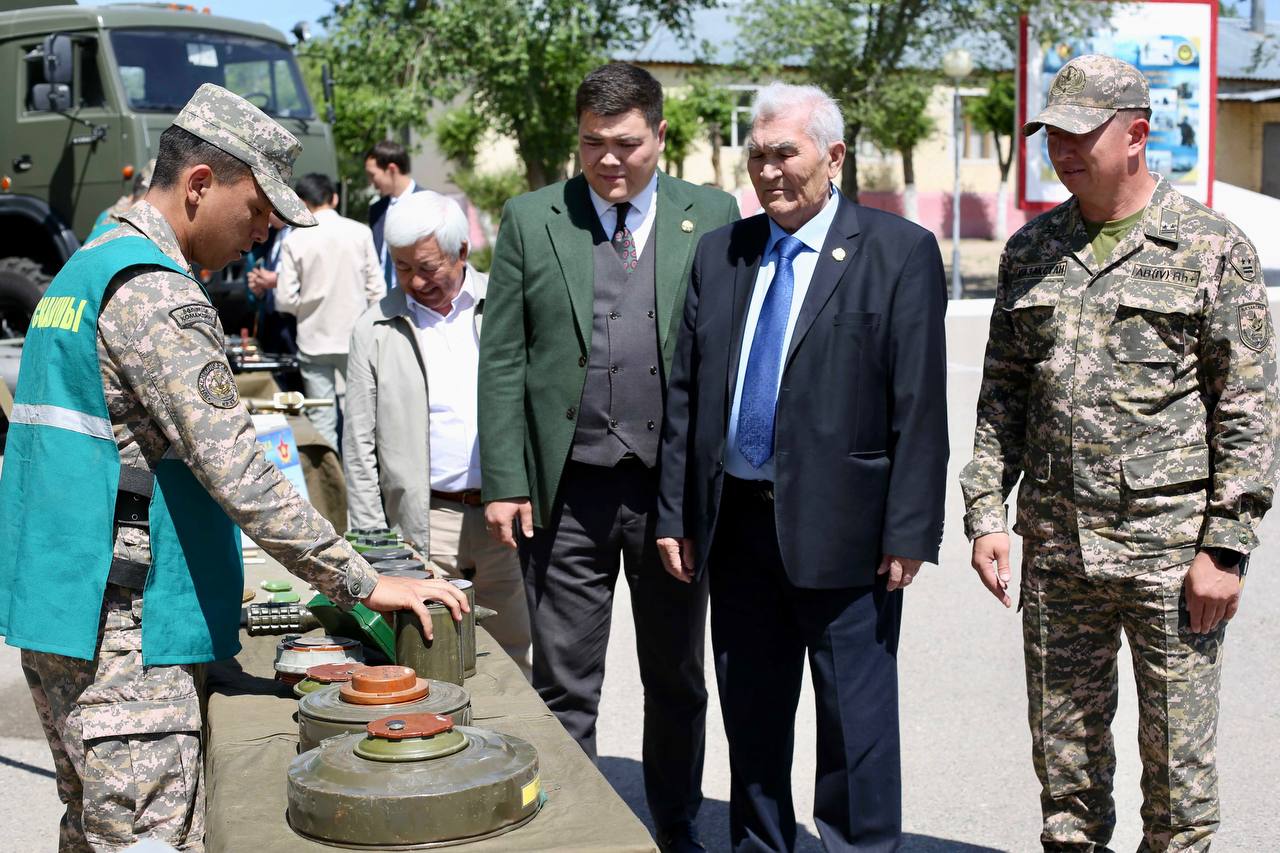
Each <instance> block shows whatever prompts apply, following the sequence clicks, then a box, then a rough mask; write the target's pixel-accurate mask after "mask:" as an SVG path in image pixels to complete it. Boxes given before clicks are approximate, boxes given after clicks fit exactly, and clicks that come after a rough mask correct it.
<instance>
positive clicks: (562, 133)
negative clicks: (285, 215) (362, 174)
mask: <svg viewBox="0 0 1280 853" xmlns="http://www.w3.org/2000/svg"><path fill="white" fill-rule="evenodd" d="M714 1H715V0H633V2H629V3H628V4H627V6H626V9H625V12H623V11H620V10H619V8H618V5H617V2H616V0H539V2H536V3H534V2H528V0H483V2H482V0H452V2H443V0H350V2H345V3H341V4H338V5H335V6H334V9H333V12H332V13H331V14H330V15H328V16H327V17H326V18H324V19H323V23H324V25H325V27H326V30H327V32H328V35H327V36H326V37H324V38H323V39H317V40H316V42H317V43H318V44H317V45H316V47H314V48H313V50H315V52H316V53H317V54H318V55H319V54H323V56H324V57H325V58H327V59H328V60H329V61H331V62H332V63H333V64H334V68H335V78H337V83H338V86H339V87H340V89H342V88H345V87H346V86H351V87H352V93H351V94H349V95H347V96H346V97H345V98H340V99H339V100H338V104H339V106H338V111H339V122H340V123H342V122H344V121H346V122H348V123H349V124H350V125H351V129H350V131H348V130H345V129H344V132H343V133H342V134H341V135H340V142H341V143H343V144H346V145H349V146H354V147H358V148H359V149H360V150H364V146H367V145H368V144H369V142H371V141H372V140H373V139H377V138H380V137H381V136H382V135H384V134H385V133H386V132H387V128H401V127H404V128H413V129H416V130H422V129H424V128H425V126H426V118H425V116H426V115H427V107H428V106H430V105H431V104H433V103H440V102H445V101H449V100H452V99H453V98H454V97H456V96H458V95H459V94H462V93H465V94H466V96H467V98H468V103H469V105H470V106H471V108H472V109H473V110H474V111H475V113H476V115H478V116H480V117H481V118H482V119H483V121H484V124H485V126H486V127H487V128H489V129H491V130H493V131H494V132H496V133H498V134H499V135H502V136H507V137H510V138H513V139H515V140H516V146H517V149H518V151H519V153H520V159H521V160H522V161H523V163H524V171H525V178H526V181H527V182H528V185H529V186H530V187H532V188H537V187H541V186H544V185H546V184H548V183H551V182H553V181H555V180H558V179H560V178H562V177H563V176H564V167H565V164H566V163H568V161H569V159H570V155H571V154H572V152H573V149H574V140H575V126H576V121H575V116H574V103H573V99H574V92H575V90H576V89H577V87H578V84H579V83H580V82H581V81H582V78H583V77H584V76H585V75H586V73H587V72H588V71H590V70H591V69H592V68H594V67H596V66H597V65H599V64H601V63H602V62H603V61H604V60H605V58H606V57H607V56H608V55H609V54H610V53H611V52H612V51H616V50H621V49H629V48H635V47H638V46H640V45H641V44H643V43H644V41H645V40H646V39H647V38H648V36H649V35H650V33H651V32H652V30H653V28H654V27H656V26H658V25H663V26H666V27H668V28H670V29H671V30H673V31H674V32H676V33H683V32H685V31H686V30H687V28H688V26H689V23H690V15H691V13H692V11H693V10H694V9H697V8H700V7H704V6H708V5H711V4H712V3H713V2H714ZM344 101H345V104H344Z"/></svg>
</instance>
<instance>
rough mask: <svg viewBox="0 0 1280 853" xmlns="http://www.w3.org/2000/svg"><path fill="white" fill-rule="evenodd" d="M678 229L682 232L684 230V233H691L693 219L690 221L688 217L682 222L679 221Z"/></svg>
mask: <svg viewBox="0 0 1280 853" xmlns="http://www.w3.org/2000/svg"><path fill="white" fill-rule="evenodd" d="M680 230H681V231H683V232H684V233H686V234H692V233H693V221H692V220H689V219H686V220H685V221H684V222H681V223H680Z"/></svg>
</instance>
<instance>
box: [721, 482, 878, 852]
mask: <svg viewBox="0 0 1280 853" xmlns="http://www.w3.org/2000/svg"><path fill="white" fill-rule="evenodd" d="M801 535H806V536H821V535H822V531H820V530H813V531H806V532H804V533H802V534H801ZM708 569H709V572H710V575H711V647H712V649H713V650H714V653H715V665H716V679H717V681H718V682H719V686H720V706H721V710H722V712H723V714H724V727H725V732H726V734H727V735H728V740H729V767H730V771H731V773H732V780H731V784H730V800H729V831H730V836H731V838H732V841H733V849H734V850H736V851H748V850H750V851H762V850H770V851H774V850H777V851H781V850H793V849H794V848H795V843H796V821H795V812H794V809H793V806H792V801H791V756H792V751H793V748H794V745H795V713H796V705H797V703H798V702H799V699H800V681H801V676H802V675H803V671H804V659H805V655H806V653H807V654H808V657H809V668H810V670H811V672H812V676H813V690H814V698H815V700H816V702H817V728H818V732H817V744H816V748H817V774H816V778H815V780H814V798H813V812H814V819H815V821H816V823H817V825H818V832H819V835H820V836H821V838H822V843H823V845H824V847H825V848H826V849H827V850H895V849H897V846H898V844H899V841H900V836H901V832H902V790H901V789H902V778H901V769H900V761H899V742H898V674H897V658H896V656H897V651H898V630H899V626H900V624H901V618H902V593H901V592H900V591H899V592H892V593H890V592H886V591H885V586H884V581H883V580H882V581H880V582H878V583H877V584H875V585H874V586H865V587H853V588H847V589H801V588H799V587H796V586H794V585H792V584H791V582H790V581H789V580H788V579H787V576H786V574H785V572H784V571H783V566H782V556H781V554H780V553H779V551H778V536H777V529H776V527H775V525H774V515H773V497H772V493H771V492H765V491H764V490H761V489H757V488H752V487H751V486H748V485H746V484H744V483H743V482H742V481H739V480H734V479H733V478H732V477H726V478H725V486H724V492H723V497H722V499H721V503H720V518H719V521H718V523H717V528H716V536H715V540H714V542H713V544H712V551H711V555H710V558H709V561H708Z"/></svg>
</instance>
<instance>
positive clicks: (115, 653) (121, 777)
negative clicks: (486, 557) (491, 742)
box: [0, 84, 466, 851]
mask: <svg viewBox="0 0 1280 853" xmlns="http://www.w3.org/2000/svg"><path fill="white" fill-rule="evenodd" d="M299 150H300V145H299V143H298V142H297V140H296V139H295V138H294V137H293V136H291V135H290V134H289V133H287V132H286V131H285V130H284V129H283V128H281V127H280V126H279V125H277V124H276V123H275V122H274V121H272V120H271V119H270V118H269V117H268V116H266V115H265V114H264V113H262V112H261V111H259V110H258V109H257V108H255V107H253V106H252V105H250V104H249V103H248V102H247V101H244V100H243V99H241V98H239V97H237V96H236V95H233V94H232V93H230V92H228V91H226V90H225V89H222V88H220V87H217V86H214V85H211V84H207V85H205V86H202V87H201V88H200V90H199V91H198V92H197V93H196V94H195V96H193V98H192V99H191V101H190V102H189V103H188V104H187V105H186V107H185V108H184V109H183V111H182V112H181V113H180V114H179V116H178V117H177V119H176V120H175V123H174V125H173V126H172V127H171V128H169V130H167V131H166V132H165V134H164V135H163V136H162V137H161V141H160V154H159V158H158V163H157V166H156V171H155V175H154V178H153V185H152V188H151V190H150V192H149V193H148V195H147V197H146V199H145V200H143V201H142V202H140V203H139V204H137V205H136V206H134V207H133V208H132V209H130V210H128V211H127V212H124V213H122V214H121V217H120V218H121V222H122V224H121V225H119V226H117V227H115V228H113V229H112V230H110V231H109V232H108V233H106V234H104V235H102V236H101V237H99V238H98V239H97V240H94V241H92V242H91V243H90V244H89V245H87V246H86V247H85V248H84V249H82V250H81V251H82V252H84V253H89V252H91V251H93V250H95V249H99V248H101V247H104V246H106V245H107V244H108V243H110V242H111V241H115V240H122V239H125V238H134V240H135V244H136V245H143V246H145V245H146V244H145V243H138V242H137V240H136V238H138V237H139V236H141V237H144V238H146V240H148V241H150V244H152V245H153V246H154V248H155V249H158V250H159V251H160V252H162V253H163V257H164V258H167V259H168V261H170V262H172V263H173V264H174V265H175V267H176V268H177V269H181V270H185V271H186V272H187V273H190V270H191V266H190V265H191V263H192V262H195V263H198V264H200V265H201V266H202V267H204V268H205V269H219V268H221V267H222V266H224V265H225V264H227V263H228V262H230V261H231V260H233V259H234V258H235V257H237V256H238V255H239V254H240V253H241V252H244V251H246V250H248V249H249V247H250V246H251V245H252V243H253V242H255V241H260V240H262V239H263V238H265V237H266V234H267V218H268V215H269V214H270V212H271V211H272V210H273V209H274V210H275V211H276V213H278V215H279V216H281V217H282V218H283V219H285V220H287V221H289V222H290V223H292V224H294V225H295V226H300V227H305V226H309V225H313V224H314V219H313V218H312V216H311V214H310V213H309V212H308V211H307V208H306V207H305V206H304V205H303V204H302V202H301V201H300V200H299V199H298V198H297V197H296V196H295V195H294V193H293V191H292V190H291V189H289V184H288V181H289V174H290V171H291V168H292V164H293V160H294V158H295V157H296V156H297V153H298V151H299ZM68 266H69V267H70V266H71V265H70V264H69V265H68ZM103 284H104V283H100V284H99V287H102V286H103ZM57 287H58V282H57V281H55V283H54V285H53V286H51V289H50V292H51V293H53V292H55V290H56V288H57ZM55 298H56V297H55ZM51 304H52V303H51ZM52 305H53V307H49V308H47V309H45V310H46V313H47V312H48V311H54V312H56V310H57V308H56V304H52ZM41 317H42V314H41V309H38V310H37V315H36V319H35V320H34V321H33V334H36V333H38V332H39V330H40V328H41V325H42V320H41ZM69 317H70V315H67V314H65V313H64V314H62V315H61V325H60V328H61V329H62V330H63V331H62V332H61V333H62V334H66V333H68V332H70V331H72V330H74V331H79V328H78V327H79V325H80V322H81V318H80V317H79V316H78V315H77V316H76V317H75V318H74V319H69ZM52 322H53V323H54V325H58V323H59V319H58V317H57V316H55V317H54V320H53V321H52ZM44 325H48V324H44ZM86 331H87V332H89V333H90V334H93V333H94V329H93V327H89V328H87V329H86ZM31 340H32V339H31V338H28V341H29V342H30V341H31ZM223 342H224V336H223V329H222V326H221V324H220V322H219V320H218V317H217V313H216V312H215V310H214V308H213V307H212V306H211V305H210V304H209V300H208V298H207V296H206V294H205V293H204V292H203V290H202V289H201V287H200V286H199V285H198V284H197V282H196V280H195V279H194V278H192V277H190V276H189V275H187V274H182V273H179V272H176V271H171V270H165V269H157V268H156V267H155V266H143V267H136V266H135V267H132V268H126V269H124V270H123V271H121V272H120V273H118V274H116V275H115V276H114V277H113V278H112V279H111V281H110V285H109V286H107V287H106V291H105V295H104V296H103V303H102V305H101V308H100V311H99V314H98V317H97V322H96V351H97V365H96V367H97V371H96V372H97V373H100V375H101V384H102V393H103V397H104V398H105V401H106V410H107V412H108V413H109V420H110V432H109V433H108V434H107V436H106V437H107V438H108V439H110V438H111V437H114V443H115V448H116V449H117V450H118V453H119V457H120V462H121V466H122V469H121V470H122V472H123V471H124V470H126V469H130V470H134V471H136V470H138V469H145V470H153V471H155V472H156V474H155V477H156V481H155V482H156V483H157V485H156V489H157V490H159V489H160V485H159V484H160V482H161V479H160V478H161V475H160V473H159V472H160V470H161V462H162V460H172V459H175V458H176V459H178V460H181V462H182V463H184V464H185V466H186V468H187V469H189V471H190V473H191V474H193V475H194V477H195V480H196V481H197V482H198V485H199V487H202V488H203V490H204V491H205V492H207V494H208V496H210V497H212V498H213V500H214V501H216V503H217V505H218V506H219V507H221V508H222V510H223V511H225V514H226V515H227V516H229V518H230V519H231V520H232V521H234V522H235V524H236V525H238V526H239V527H240V528H241V529H243V530H244V531H245V532H246V533H248V534H249V536H250V537H252V538H253V540H254V541H255V542H257V543H258V544H259V545H261V546H262V547H263V548H264V549H265V550H266V551H267V552H268V553H270V554H271V555H272V556H273V557H275V558H276V559H277V560H279V561H280V562H281V563H282V564H284V565H285V566H286V567H287V568H289V569H290V571H292V572H293V573H294V574H296V575H298V576H299V577H300V578H302V579H303V580H305V581H306V582H308V583H310V584H311V585H312V586H314V587H315V588H316V589H317V590H319V591H320V592H322V593H324V594H325V595H327V596H328V597H329V598H330V599H332V600H333V601H334V602H336V603H338V604H339V605H340V606H343V607H350V606H351V605H352V604H353V603H354V602H356V601H362V602H363V603H364V604H366V605H367V606H369V607H371V608H373V609H375V610H380V611H391V610H396V609H401V608H412V609H414V610H416V611H418V613H419V617H420V618H421V619H422V621H423V624H424V625H429V624H430V616H429V615H428V614H427V612H426V608H425V606H424V605H423V601H424V600H425V599H433V600H436V601H440V602H443V603H445V604H447V605H448V606H449V607H450V608H451V609H452V610H453V611H454V614H455V618H460V613H461V611H462V610H465V609H466V604H465V599H464V597H463V596H462V595H461V594H460V593H459V592H458V591H457V590H456V589H455V588H453V587H452V586H451V585H450V584H448V583H447V582H445V581H420V580H410V579H402V578H386V577H382V578H379V577H378V576H377V575H376V574H374V573H373V572H372V571H371V570H370V569H369V568H368V565H367V563H365V562H364V560H363V559H362V558H361V557H359V556H358V555H357V554H356V553H355V552H354V550H353V549H352V548H351V546H350V545H349V544H348V543H347V542H346V541H345V540H344V539H343V538H342V537H341V536H339V535H338V534H336V533H335V531H334V530H333V528H332V527H331V526H330V525H329V524H328V522H326V521H325V520H324V519H323V518H322V517H321V516H320V515H319V514H318V513H317V512H316V511H315V510H314V509H313V508H312V507H311V506H310V505H309V504H308V503H306V502H305V501H304V500H303V499H302V498H301V497H300V496H299V495H298V493H297V492H296V491H295V490H294V489H293V487H292V486H291V485H290V484H289V482H288V481H287V480H286V479H285V478H284V477H283V476H282V475H281V474H280V472H279V471H278V470H277V469H276V468H275V467H274V466H273V465H272V464H271V463H270V462H269V461H267V459H266V458H265V456H264V455H263V452H262V448H261V446H260V445H259V444H258V443H257V442H256V440H255V435H254V430H253V424H252V421H251V420H250V417H249V415H248V413H247V412H246V410H245V408H244V407H243V406H242V405H240V401H239V397H238V395H237V393H236V386H235V381H234V378H233V377H232V375H231V371H230V369H229V367H228V365H227V360H226V357H225V354H224V351H223ZM90 344H92V342H90ZM41 369H42V368H41V367H40V366H39V365H32V366H31V367H28V365H27V364H26V363H24V364H23V374H22V378H21V381H20V383H19V394H18V396H19V403H21V398H22V396H23V389H24V386H25V385H28V384H30V385H31V386H32V387H35V386H36V385H37V384H39V382H38V378H37V375H36V374H37V372H38V371H40V370H41ZM28 370H30V371H32V373H31V374H28V372H27V371H28ZM91 370H92V368H91ZM29 375H30V376H31V380H30V383H28V376H29ZM91 375H92V374H91ZM39 408H40V407H38V406H31V405H28V409H27V412H28V413H27V414H25V415H24V414H23V413H22V411H21V408H20V407H18V408H15V421H14V423H15V428H17V426H16V425H17V424H18V423H19V422H20V421H23V420H24V419H25V421H26V422H27V423H30V422H32V416H31V414H30V413H31V412H33V411H36V410H38V409H39ZM64 414H65V413H64ZM37 420H38V418H37ZM64 425H66V423H65V421H64ZM68 428H69V429H77V428H79V427H76V426H75V425H74V424H71V425H69V426H68ZM13 439H14V433H13V432H11V433H10V449H11V450H12V449H13V448H14V446H15V445H14V441H13ZM9 461H10V463H11V464H8V465H6V466H5V470H4V474H5V475H6V479H9V477H10V476H12V477H17V476H19V473H18V472H19V470H20V468H21V467H24V463H26V464H30V462H31V460H30V459H26V458H14V457H13V456H12V455H11V458H10V460H9ZM35 461H36V462H39V461H40V460H38V459H37V460H35ZM124 483H125V480H124V478H123V473H122V479H121V489H122V490H123V489H124ZM5 485H10V484H9V483H4V482H3V481H0V526H2V527H3V529H4V530H5V531H6V532H13V533H14V534H16V535H17V537H18V538H19V539H21V537H22V534H23V531H24V530H28V531H29V530H30V529H32V526H34V525H36V524H37V523H38V521H37V520H36V519H33V518H30V517H27V516H26V515H24V513H26V512H27V507H28V506H30V505H31V504H30V503H29V501H31V500H32V496H31V495H23V496H19V497H18V498H17V499H16V500H15V499H14V498H13V495H12V494H10V493H9V492H5V490H4V489H3V486H5ZM10 491H12V489H11V490H10ZM121 494H122V495H123V494H124V492H123V491H122V492H121ZM82 497H83V498H84V499H86V500H87V499H88V497H89V496H87V495H86V496H80V495H77V496H76V499H77V500H79V499H81V498H82ZM156 511H157V510H156V505H155V503H154V502H153V503H152V505H151V526H150V527H148V526H147V525H146V524H145V523H143V524H131V523H129V522H128V520H127V519H125V520H121V519H122V517H121V516H120V515H119V512H118V510H117V514H116V524H115V529H114V544H113V545H112V544H111V543H110V542H108V543H107V546H106V547H105V550H104V552H103V553H104V554H106V555H107V559H108V560H109V561H110V562H111V568H110V572H109V573H108V571H107V569H106V567H105V565H104V566H103V567H102V574H103V575H105V576H106V585H105V593H104V594H103V596H102V600H101V615H100V622H98V625H99V628H98V634H97V639H96V642H95V643H94V645H92V646H90V647H89V648H92V649H93V651H92V652H90V653H88V655H87V657H90V658H92V659H85V657H86V655H84V654H76V655H73V654H55V653H50V647H51V645H53V643H54V642H56V641H48V640H40V641H36V640H31V641H28V640H27V639H26V634H23V635H22V636H19V635H20V633H22V632H28V631H31V630H34V629H30V628H21V629H20V628H19V626H18V623H19V621H20V619H21V615H20V614H19V613H18V612H17V611H18V607H17V605H16V604H13V605H12V607H11V608H10V607H6V608H4V609H5V611H6V612H5V613H0V632H2V633H5V634H6V635H7V636H8V640H9V642H10V643H12V644H14V645H19V646H22V648H23V651H22V666H23V670H24V673H25V675H26V678H27V681H28V684H29V685H30V688H31V694H32V697H33V698H34V700H35V704H36V708H37V710H38V712H39V716H40V719H41V722H42V724H43V726H44V730H45V734H46V736H47V738H48V741H49V745H50V748H51V750H52V752H53V757H54V762H55V765H56V769H57V782H58V792H59V796H60V798H61V799H62V801H63V802H64V803H66V806H67V809H66V813H65V815H64V817H63V819H62V824H61V831H60V843H59V849H60V850H62V851H80V850H122V849H124V848H126V847H128V846H130V845H131V844H133V843H134V842H135V841H137V840H138V839H140V838H144V837H145V838H154V839H158V840H162V841H165V842H167V843H168V844H171V845H173V846H174V847H176V848H178V849H180V850H200V849H202V847H203V829H204V815H203V810H204V809H203V798H204V791H203V778H202V774H203V771H202V764H203V762H202V758H201V753H200V729H201V719H200V703H199V699H198V697H197V689H196V676H195V671H194V670H195V667H196V666H197V665H199V663H200V656H198V655H195V656H191V657H192V660H191V662H189V663H181V664H170V665H151V663H150V661H152V660H154V659H155V658H157V657H159V658H164V657H165V652H166V649H164V648H158V647H156V646H147V645H146V643H151V642H152V641H151V640H147V641H146V643H144V631H143V623H144V618H143V614H144V601H143V592H142V588H143V586H144V584H143V583H142V579H143V578H146V579H147V583H146V589H147V591H148V592H147V595H148V598H147V602H146V608H148V614H149V613H150V610H149V608H151V607H152V601H151V598H150V596H151V595H152V588H153V585H154V583H155V580H156V579H155V577H154V576H149V575H148V574H147V571H148V565H149V563H151V561H152V560H153V558H155V556H156V553H153V547H152V546H153V545H154V543H155V542H156V541H157V540H156V538H155V534H156V529H155V527H154V525H155V521H156V518H155V516H156ZM175 518H176V516H175ZM179 521H181V519H179ZM194 521H195V523H196V524H203V523H204V518H203V517H201V518H200V519H194ZM11 544H12V543H11ZM45 547H46V548H49V549H50V550H53V551H57V550H58V546H57V545H48V544H46V546H45ZM157 553H158V552H157ZM236 556H237V557H238V547H237V551H236ZM54 559H56V555H55V557H54ZM130 567H132V568H133V569H138V568H139V567H140V572H137V571H135V572H134V573H133V575H132V577H134V578H135V579H136V580H137V582H135V583H130V582H129V580H128V579H129V577H130V576H131V575H130V572H129V571H128V569H129V568H130ZM118 569H119V571H118ZM84 570H85V571H88V572H92V571H93V569H92V568H90V567H84ZM18 572H21V573H22V574H21V575H19V574H18ZM224 573H225V572H224ZM153 574H154V573H153ZM45 580H47V578H45V577H42V567H41V565H40V564H39V561H38V560H36V559H33V558H31V557H30V556H29V555H28V558H27V559H25V560H22V561H20V564H19V566H18V567H17V568H16V569H15V567H14V566H12V565H7V564H6V561H5V560H4V559H0V585H3V586H5V589H0V598H7V599H8V601H7V602H6V603H8V602H12V601H16V599H17V596H18V594H19V588H20V587H21V586H22V585H24V584H31V583H35V584H36V585H39V584H40V583H41V582H42V581H45ZM240 585H241V584H240V581H239V578H238V577H236V578H234V579H232V580H230V581H228V586H229V587H230V590H229V591H230V592H231V593H232V594H233V595H234V602H232V603H231V605H230V606H231V607H232V608H234V609H233V610H232V613H233V614H234V613H235V612H237V611H238V607H239V605H238V602H239V592H240ZM102 588H103V587H102V586H99V587H98V589H102ZM6 592H7V593H9V595H8V596H6V595H3V593H6ZM50 597H55V596H53V595H50ZM156 603H157V604H158V603H159V599H157V602H156ZM95 612H96V608H95ZM197 616H198V611H197ZM148 618H149V619H150V620H152V621H154V620H155V619H156V618H157V617H152V616H150V615H149V616H148ZM233 618H234V616H233ZM153 627H154V626H153ZM234 630H235V629H234V628H232V629H230V632H231V633H232V634H233V635H234ZM213 642H214V648H219V644H221V647H222V648H226V647H227V646H228V645H230V646H231V649H232V651H233V652H234V649H235V648H238V646H236V645H235V644H234V636H232V637H229V638H228V637H223V638H217V637H215V638H214V640H213ZM216 656H221V655H217V654H213V655H206V656H204V658H203V659H206V660H207V659H212V658H213V657H216ZM144 658H145V660H144ZM144 664H146V665H144Z"/></svg>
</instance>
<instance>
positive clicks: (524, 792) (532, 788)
mask: <svg viewBox="0 0 1280 853" xmlns="http://www.w3.org/2000/svg"><path fill="white" fill-rule="evenodd" d="M541 793H542V777H541V776H534V777H533V781H532V782H530V783H529V784H527V785H525V786H524V787H523V788H521V789H520V799H521V800H522V801H523V802H522V803H521V805H520V808H522V809H523V808H527V807H528V806H529V804H530V803H532V802H534V801H535V800H537V799H538V795H539V794H541Z"/></svg>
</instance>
